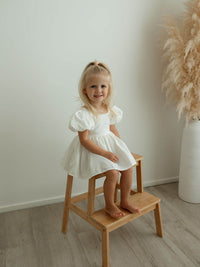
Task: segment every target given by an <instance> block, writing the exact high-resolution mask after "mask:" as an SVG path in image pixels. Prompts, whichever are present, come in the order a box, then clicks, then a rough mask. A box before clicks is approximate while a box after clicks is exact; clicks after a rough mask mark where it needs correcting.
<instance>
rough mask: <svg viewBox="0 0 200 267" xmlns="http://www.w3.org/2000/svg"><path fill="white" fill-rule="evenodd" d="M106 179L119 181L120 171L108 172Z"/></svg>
mask: <svg viewBox="0 0 200 267" xmlns="http://www.w3.org/2000/svg"><path fill="white" fill-rule="evenodd" d="M106 177H107V178H112V179H116V180H117V179H118V178H119V171H118V170H110V171H108V172H107V174H106Z"/></svg>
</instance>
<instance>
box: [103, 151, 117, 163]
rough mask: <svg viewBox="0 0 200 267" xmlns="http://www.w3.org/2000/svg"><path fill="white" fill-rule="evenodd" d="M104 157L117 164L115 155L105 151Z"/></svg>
mask: <svg viewBox="0 0 200 267" xmlns="http://www.w3.org/2000/svg"><path fill="white" fill-rule="evenodd" d="M104 157H105V158H107V159H109V160H111V161H113V162H117V161H118V160H119V158H118V157H117V155H115V154H114V153H112V152H110V151H106V152H105V156H104Z"/></svg>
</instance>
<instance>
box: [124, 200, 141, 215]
mask: <svg viewBox="0 0 200 267" xmlns="http://www.w3.org/2000/svg"><path fill="white" fill-rule="evenodd" d="M120 207H121V208H123V209H125V210H128V211H130V212H131V213H140V212H141V211H140V208H138V207H137V206H134V205H132V204H131V203H130V202H127V203H123V204H122V203H121V204H120Z"/></svg>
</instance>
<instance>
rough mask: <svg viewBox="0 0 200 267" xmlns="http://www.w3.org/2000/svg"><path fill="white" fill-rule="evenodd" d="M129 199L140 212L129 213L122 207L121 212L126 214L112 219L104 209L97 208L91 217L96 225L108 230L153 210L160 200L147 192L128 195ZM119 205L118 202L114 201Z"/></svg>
mask: <svg viewBox="0 0 200 267" xmlns="http://www.w3.org/2000/svg"><path fill="white" fill-rule="evenodd" d="M129 200H130V201H131V202H132V203H133V204H134V205H135V206H137V207H139V208H140V210H141V213H130V212H128V211H127V210H124V209H123V212H124V213H125V214H126V215H125V216H124V217H121V218H119V219H114V218H112V217H111V216H109V215H108V214H107V213H106V212H105V210H104V209H101V210H98V211H96V212H94V214H93V215H92V216H91V218H92V219H93V220H94V221H96V223H97V224H98V225H102V229H107V230H108V231H109V232H110V231H113V230H115V229H117V228H118V227H119V226H122V225H124V224H126V223H128V222H130V221H132V220H134V219H136V218H138V217H140V216H142V215H143V214H145V213H147V212H149V211H151V210H154V209H155V208H156V204H157V203H159V202H160V199H159V198H157V197H155V196H153V195H151V194H149V193H147V192H142V193H136V194H134V195H132V196H130V198H129ZM116 205H117V206H119V202H117V203H116Z"/></svg>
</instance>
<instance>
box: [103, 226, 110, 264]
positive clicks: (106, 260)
mask: <svg viewBox="0 0 200 267" xmlns="http://www.w3.org/2000/svg"><path fill="white" fill-rule="evenodd" d="M109 257H110V249H109V232H108V231H107V230H103V231H102V267H109V266H110V263H109Z"/></svg>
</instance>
